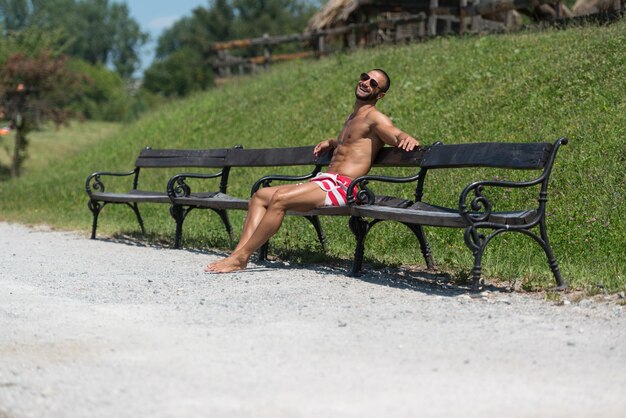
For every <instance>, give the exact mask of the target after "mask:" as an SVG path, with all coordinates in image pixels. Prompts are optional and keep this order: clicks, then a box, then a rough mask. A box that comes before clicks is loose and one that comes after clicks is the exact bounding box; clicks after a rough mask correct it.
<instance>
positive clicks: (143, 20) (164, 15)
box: [114, 0, 209, 69]
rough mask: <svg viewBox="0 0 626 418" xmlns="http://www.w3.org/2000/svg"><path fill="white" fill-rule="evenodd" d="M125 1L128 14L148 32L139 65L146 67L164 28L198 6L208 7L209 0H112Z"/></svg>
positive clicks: (116, 0) (187, 14) (188, 14)
mask: <svg viewBox="0 0 626 418" xmlns="http://www.w3.org/2000/svg"><path fill="white" fill-rule="evenodd" d="M114 1H115V2H116V3H126V4H127V5H128V9H129V10H130V16H131V17H132V18H133V19H135V20H136V21H137V23H139V25H140V26H141V30H142V31H144V32H147V33H149V34H150V41H149V42H148V43H147V44H146V46H145V47H144V48H143V51H142V54H141V67H142V69H145V68H147V67H148V66H149V65H150V63H151V62H152V59H153V58H154V50H155V48H156V41H157V39H158V38H159V35H160V34H161V32H162V31H163V30H164V29H167V28H169V27H170V26H172V24H174V22H176V21H177V20H179V19H180V18H182V17H185V16H190V15H191V11H192V10H193V9H195V8H196V7H198V6H203V7H208V5H209V0H174V1H172V0H114Z"/></svg>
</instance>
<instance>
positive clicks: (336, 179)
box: [309, 173, 356, 206]
mask: <svg viewBox="0 0 626 418" xmlns="http://www.w3.org/2000/svg"><path fill="white" fill-rule="evenodd" d="M309 182H311V183H316V184H317V185H318V186H320V189H322V190H324V191H325V192H326V200H325V201H324V206H347V205H348V198H347V192H348V186H350V183H352V179H351V178H350V177H347V176H342V175H341V174H335V173H318V174H317V176H315V177H313V178H312V179H311V180H309ZM354 189H355V190H354V192H355V193H356V187H355V188H354Z"/></svg>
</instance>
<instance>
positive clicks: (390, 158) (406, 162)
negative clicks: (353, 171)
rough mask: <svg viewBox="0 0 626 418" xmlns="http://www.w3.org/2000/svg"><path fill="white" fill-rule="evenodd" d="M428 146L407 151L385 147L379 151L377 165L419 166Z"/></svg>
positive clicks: (376, 159) (375, 163) (375, 162)
mask: <svg viewBox="0 0 626 418" xmlns="http://www.w3.org/2000/svg"><path fill="white" fill-rule="evenodd" d="M428 149H429V148H427V147H419V148H416V149H414V150H413V151H409V152H407V151H405V150H402V149H399V148H393V147H385V148H383V149H381V150H380V151H379V152H378V155H377V156H376V158H375V159H374V165H375V166H377V167H386V166H391V167H414V166H419V165H420V164H421V162H422V160H423V158H424V155H425V154H426V152H427V151H428Z"/></svg>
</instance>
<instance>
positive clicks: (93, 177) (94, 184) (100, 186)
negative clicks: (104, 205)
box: [85, 168, 138, 196]
mask: <svg viewBox="0 0 626 418" xmlns="http://www.w3.org/2000/svg"><path fill="white" fill-rule="evenodd" d="M137 173H138V170H137V168H135V169H133V170H132V171H129V172H127V173H120V172H113V171H96V172H95V173H92V174H90V175H89V176H87V180H85V191H86V192H87V194H88V195H89V196H91V189H93V190H97V191H100V192H104V183H102V179H101V178H100V177H101V176H111V177H127V176H132V175H133V174H137Z"/></svg>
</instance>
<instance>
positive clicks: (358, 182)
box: [347, 171, 423, 206]
mask: <svg viewBox="0 0 626 418" xmlns="http://www.w3.org/2000/svg"><path fill="white" fill-rule="evenodd" d="M422 177H423V171H420V172H419V173H417V174H416V175H414V176H408V177H392V176H375V175H368V176H361V177H357V178H356V179H354V180H352V183H350V186H348V193H347V197H348V205H350V206H354V205H356V204H367V205H372V204H373V203H374V201H375V200H376V195H375V194H374V192H373V191H372V190H370V189H369V188H368V187H367V184H368V183H369V182H370V181H382V182H385V183H411V182H414V181H418V180H419V179H420V178H422ZM355 190H358V191H357V192H356V195H355Z"/></svg>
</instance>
